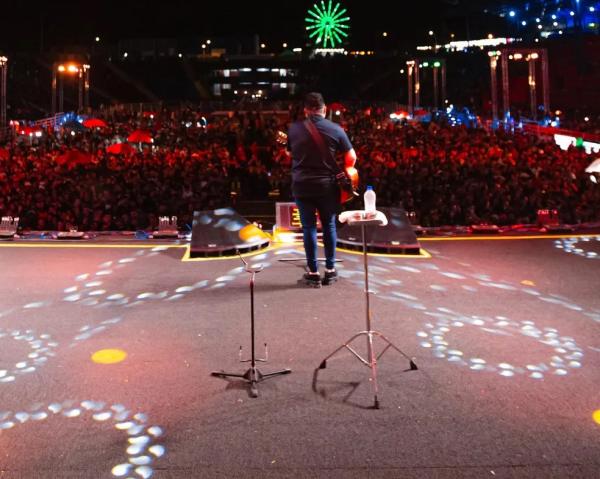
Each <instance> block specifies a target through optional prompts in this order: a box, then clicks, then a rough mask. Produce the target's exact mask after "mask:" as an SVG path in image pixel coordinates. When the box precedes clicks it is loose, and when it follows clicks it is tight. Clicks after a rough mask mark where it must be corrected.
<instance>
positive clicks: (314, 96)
mask: <svg viewBox="0 0 600 479" xmlns="http://www.w3.org/2000/svg"><path fill="white" fill-rule="evenodd" d="M324 106H325V100H323V95H321V94H320V93H317V92H312V93H307V94H306V96H305V97H304V107H305V108H306V109H307V110H312V111H316V110H320V109H321V108H323V107H324Z"/></svg>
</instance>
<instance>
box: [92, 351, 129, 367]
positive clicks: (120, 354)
mask: <svg viewBox="0 0 600 479" xmlns="http://www.w3.org/2000/svg"><path fill="white" fill-rule="evenodd" d="M126 357H127V353H126V352H125V351H123V350H122V349H101V350H100V351H96V352H95V353H94V354H92V361H94V362H95V363H97V364H116V363H120V362H121V361H125V358H126Z"/></svg>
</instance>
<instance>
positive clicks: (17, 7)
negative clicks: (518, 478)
mask: <svg viewBox="0 0 600 479" xmlns="http://www.w3.org/2000/svg"><path fill="white" fill-rule="evenodd" d="M2 3H3V7H2V12H1V18H0V22H1V24H0V50H5V51H15V50H36V49H39V46H40V43H41V39H42V38H43V42H44V47H45V49H50V48H53V47H57V48H64V47H68V46H71V45H84V46H85V45H89V44H91V43H92V42H93V40H94V37H95V36H97V35H98V36H100V37H101V39H102V41H103V42H106V43H115V42H116V41H118V40H119V39H122V38H131V37H194V36H198V37H207V38H210V37H211V36H220V35H235V34H252V33H258V34H259V35H260V38H261V41H265V42H271V43H272V44H273V45H275V44H281V43H282V42H284V41H285V42H288V43H289V44H294V45H296V44H300V43H302V37H303V26H304V15H305V12H306V10H307V9H308V8H309V7H310V6H311V5H312V4H313V2H312V1H310V0H308V1H307V0H279V1H274V0H260V1H255V2H246V1H223V0H220V1H211V2H207V1H196V2H193V1H190V0H170V1H164V2H162V3H156V2H149V1H126V0H123V1H120V2H114V1H101V0H79V1H47V2H27V1H24V0H18V1H13V0H11V1H4V2H2ZM341 3H342V4H343V5H344V6H345V7H346V8H347V9H348V10H349V14H350V16H351V18H352V20H351V35H352V36H351V45H352V46H354V47H370V46H380V45H379V43H378V42H381V41H383V40H382V37H381V34H382V32H383V31H387V32H389V36H388V38H387V40H386V41H388V42H390V43H397V44H400V43H406V42H410V43H414V44H416V43H420V44H422V43H424V42H426V41H427V32H428V31H429V30H430V29H434V30H436V33H437V32H439V36H440V37H442V38H440V40H445V39H444V38H443V37H444V36H447V35H449V32H455V33H456V35H457V38H460V37H465V35H466V32H467V28H466V25H467V22H468V23H469V33H470V34H471V36H472V37H476V36H478V35H480V34H483V33H484V32H487V31H488V30H489V29H490V28H496V30H497V31H496V32H494V33H498V34H500V33H502V32H501V31H499V30H501V28H502V24H501V23H500V22H499V21H498V19H497V17H493V16H492V15H482V14H481V11H482V9H483V6H482V5H483V4H484V3H494V2H489V1H488V2H483V1H475V0H418V1H413V0H391V1H390V0H380V1H377V0H370V1H356V0H342V1H341ZM495 3H499V2H495ZM42 26H43V28H42ZM479 30H481V32H479ZM42 33H43V35H42Z"/></svg>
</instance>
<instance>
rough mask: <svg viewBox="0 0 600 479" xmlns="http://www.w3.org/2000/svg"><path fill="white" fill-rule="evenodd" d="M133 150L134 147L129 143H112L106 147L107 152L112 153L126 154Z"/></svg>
mask: <svg viewBox="0 0 600 479" xmlns="http://www.w3.org/2000/svg"><path fill="white" fill-rule="evenodd" d="M134 151H135V148H133V146H131V145H130V144H129V143H114V144H113V145H110V146H109V147H108V148H107V149H106V152H107V153H112V154H113V155H127V154H129V153H132V152H134Z"/></svg>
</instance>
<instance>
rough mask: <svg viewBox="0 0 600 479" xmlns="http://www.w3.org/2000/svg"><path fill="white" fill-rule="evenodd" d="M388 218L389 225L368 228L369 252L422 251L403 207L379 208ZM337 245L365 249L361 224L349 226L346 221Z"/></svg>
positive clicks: (408, 252)
mask: <svg viewBox="0 0 600 479" xmlns="http://www.w3.org/2000/svg"><path fill="white" fill-rule="evenodd" d="M378 210H379V211H381V212H383V213H384V214H385V215H386V216H387V219H388V224H387V226H372V227H369V228H367V234H366V236H367V252H369V253H386V254H414V255H418V254H420V253H421V247H420V245H419V241H418V240H417V236H416V234H415V232H414V231H413V228H412V225H411V224H410V222H409V221H408V217H407V215H406V211H404V210H403V209H402V208H378ZM337 235H338V240H337V245H338V247H340V248H346V249H352V250H356V251H362V250H363V243H362V233H361V227H360V226H349V225H348V224H346V223H344V224H343V225H342V226H341V227H340V228H339V229H338V233H337Z"/></svg>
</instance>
